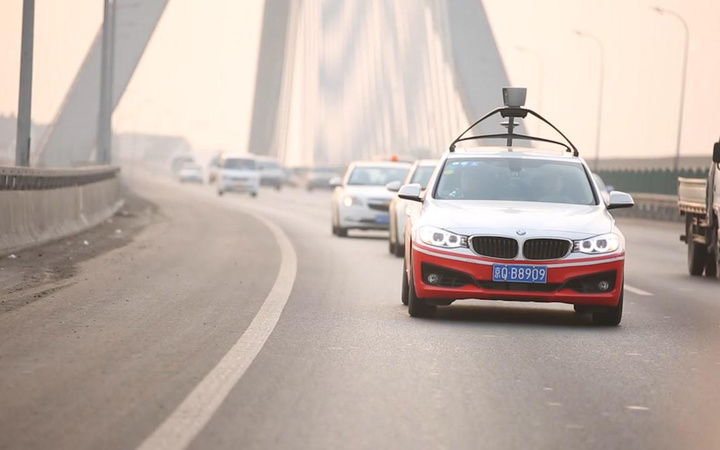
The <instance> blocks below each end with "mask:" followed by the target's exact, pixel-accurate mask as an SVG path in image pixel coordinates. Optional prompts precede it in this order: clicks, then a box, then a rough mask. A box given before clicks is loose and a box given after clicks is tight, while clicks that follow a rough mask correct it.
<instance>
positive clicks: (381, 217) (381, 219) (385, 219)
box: [375, 214, 390, 223]
mask: <svg viewBox="0 0 720 450" xmlns="http://www.w3.org/2000/svg"><path fill="white" fill-rule="evenodd" d="M375 223H390V216H389V215H388V214H378V215H377V216H375Z"/></svg>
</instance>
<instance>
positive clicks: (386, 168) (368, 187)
mask: <svg viewBox="0 0 720 450" xmlns="http://www.w3.org/2000/svg"><path fill="white" fill-rule="evenodd" d="M409 169H410V164H409V163H404V162H355V163H352V164H351V165H350V167H348V170H347V172H345V176H344V177H343V178H342V179H340V178H334V179H332V180H330V184H331V185H332V186H334V187H335V189H334V190H333V194H332V232H333V234H334V235H336V236H340V237H345V236H347V232H348V230H352V229H355V230H387V229H388V226H389V223H390V216H389V214H388V210H389V208H390V201H391V200H392V198H393V197H394V196H395V193H394V192H390V191H388V190H387V188H386V187H385V186H386V185H387V184H388V183H391V182H393V181H401V180H402V179H403V178H405V175H406V174H407V172H408V170H409Z"/></svg>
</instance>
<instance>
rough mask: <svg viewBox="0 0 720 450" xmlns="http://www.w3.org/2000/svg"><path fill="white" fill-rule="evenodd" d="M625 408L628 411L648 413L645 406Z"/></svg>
mask: <svg viewBox="0 0 720 450" xmlns="http://www.w3.org/2000/svg"><path fill="white" fill-rule="evenodd" d="M626 408H627V409H629V410H630V411H650V408H648V407H647V406H636V405H630V406H626Z"/></svg>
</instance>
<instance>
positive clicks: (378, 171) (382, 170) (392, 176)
mask: <svg viewBox="0 0 720 450" xmlns="http://www.w3.org/2000/svg"><path fill="white" fill-rule="evenodd" d="M408 170H409V169H408V168H407V167H372V166H364V167H356V168H354V169H353V171H352V173H351V174H350V177H349V178H348V183H347V184H348V185H354V186H384V185H386V184H388V183H390V182H392V181H402V180H403V179H404V178H405V175H407V172H408Z"/></svg>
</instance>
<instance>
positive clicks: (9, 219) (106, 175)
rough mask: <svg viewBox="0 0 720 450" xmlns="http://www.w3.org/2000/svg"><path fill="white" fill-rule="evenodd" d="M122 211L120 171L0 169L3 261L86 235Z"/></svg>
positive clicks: (104, 169) (0, 228)
mask: <svg viewBox="0 0 720 450" xmlns="http://www.w3.org/2000/svg"><path fill="white" fill-rule="evenodd" d="M121 206H122V199H121V197H120V179H119V169H118V168H117V167H103V168H83V169H69V170H42V169H21V168H2V167H0V255H6V254H9V253H12V252H15V251H18V250H22V249H25V248H28V247H32V246H34V245H38V244H42V243H45V242H49V241H53V240H56V239H59V238H63V237H66V236H70V235H72V234H76V233H79V232H81V231H84V230H86V229H88V228H91V227H93V226H95V225H97V224H99V223H101V222H102V221H104V220H106V219H108V218H109V217H111V216H112V215H113V214H114V213H115V212H116V211H117V210H118V209H119V208H120V207H121Z"/></svg>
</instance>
